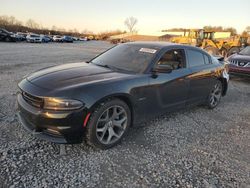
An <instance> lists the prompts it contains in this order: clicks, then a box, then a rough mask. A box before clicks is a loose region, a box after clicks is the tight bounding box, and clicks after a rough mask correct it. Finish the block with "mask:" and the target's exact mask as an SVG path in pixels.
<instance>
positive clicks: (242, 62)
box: [228, 46, 250, 76]
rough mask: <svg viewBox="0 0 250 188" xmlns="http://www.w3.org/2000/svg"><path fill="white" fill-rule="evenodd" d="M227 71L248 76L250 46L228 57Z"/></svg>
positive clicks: (249, 71)
mask: <svg viewBox="0 0 250 188" xmlns="http://www.w3.org/2000/svg"><path fill="white" fill-rule="evenodd" d="M228 61H229V62H230V65H229V73H231V74H238V75H246V76H250V46H247V47H246V48H244V49H243V50H241V51H240V52H239V53H236V54H233V55H231V56H230V57H228Z"/></svg>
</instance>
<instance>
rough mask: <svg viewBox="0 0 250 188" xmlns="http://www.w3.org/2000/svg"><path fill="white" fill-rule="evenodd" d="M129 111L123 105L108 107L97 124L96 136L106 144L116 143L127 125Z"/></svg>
mask: <svg viewBox="0 0 250 188" xmlns="http://www.w3.org/2000/svg"><path fill="white" fill-rule="evenodd" d="M127 119H128V117H127V112H126V110H125V109H124V108H123V107H122V106H118V105H114V106H111V107H109V108H108V109H106V110H105V111H104V112H103V113H102V114H101V116H100V117H99V119H98V121H97V124H96V136H97V138H98V140H99V141H100V142H101V143H102V144H105V145H108V144H112V143H115V142H116V141H118V140H119V139H120V138H121V137H122V135H123V134H124V132H125V130H126V127H127Z"/></svg>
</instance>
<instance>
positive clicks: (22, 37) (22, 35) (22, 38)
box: [15, 32, 27, 41]
mask: <svg viewBox="0 0 250 188" xmlns="http://www.w3.org/2000/svg"><path fill="white" fill-rule="evenodd" d="M15 36H16V38H18V40H19V41H26V37H27V33H22V32H17V33H16V34H15Z"/></svg>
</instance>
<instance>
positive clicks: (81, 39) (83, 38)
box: [79, 37, 88, 41]
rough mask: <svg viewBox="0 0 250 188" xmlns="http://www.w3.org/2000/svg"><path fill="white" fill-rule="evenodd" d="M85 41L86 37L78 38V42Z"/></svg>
mask: <svg viewBox="0 0 250 188" xmlns="http://www.w3.org/2000/svg"><path fill="white" fill-rule="evenodd" d="M87 40H88V38H87V37H81V38H79V41H87Z"/></svg>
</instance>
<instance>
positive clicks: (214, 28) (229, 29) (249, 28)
mask: <svg viewBox="0 0 250 188" xmlns="http://www.w3.org/2000/svg"><path fill="white" fill-rule="evenodd" d="M203 29H204V30H206V31H216V32H231V35H232V36H235V35H237V30H236V29H235V28H234V27H226V28H224V27H222V26H204V27H203ZM185 30H187V29H185V28H172V29H167V30H163V31H185ZM249 32H250V26H247V27H246V29H245V30H244V31H243V33H242V35H247V34H248V33H249Z"/></svg>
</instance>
